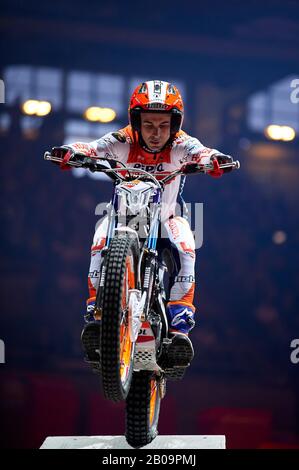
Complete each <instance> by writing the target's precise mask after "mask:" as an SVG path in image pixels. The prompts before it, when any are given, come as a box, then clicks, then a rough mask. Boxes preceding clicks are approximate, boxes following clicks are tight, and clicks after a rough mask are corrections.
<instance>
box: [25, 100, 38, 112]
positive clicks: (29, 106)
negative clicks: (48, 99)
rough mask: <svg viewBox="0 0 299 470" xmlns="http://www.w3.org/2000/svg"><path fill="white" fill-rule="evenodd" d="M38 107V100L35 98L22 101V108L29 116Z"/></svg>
mask: <svg viewBox="0 0 299 470" xmlns="http://www.w3.org/2000/svg"><path fill="white" fill-rule="evenodd" d="M37 108H38V101H37V100H27V101H25V103H23V106H22V109H23V112H24V113H25V114H28V115H29V116H33V115H34V114H36V111H37Z"/></svg>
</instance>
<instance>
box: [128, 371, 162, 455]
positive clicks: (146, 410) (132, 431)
mask: <svg viewBox="0 0 299 470" xmlns="http://www.w3.org/2000/svg"><path fill="white" fill-rule="evenodd" d="M160 403H161V397H160V389H159V382H158V380H157V376H156V374H155V373H154V372H151V371H145V370H143V371H140V372H134V374H133V380H132V384H131V388H130V392H129V395H128V397H127V400H126V433H125V436H126V440H127V442H128V444H129V445H130V446H132V447H135V448H137V447H142V446H145V445H147V444H149V443H150V442H152V441H153V439H155V437H156V436H157V435H158V429H157V427H158V420H159V413H160Z"/></svg>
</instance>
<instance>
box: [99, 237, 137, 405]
mask: <svg viewBox="0 0 299 470" xmlns="http://www.w3.org/2000/svg"><path fill="white" fill-rule="evenodd" d="M137 259H138V248H137V243H136V239H135V238H133V237H130V236H128V235H127V234H125V235H123V236H116V237H114V238H113V240H112V241H111V244H110V247H109V251H108V253H107V255H106V259H105V267H106V274H105V283H104V288H103V301H102V331H101V368H102V380H103V390H104V395H105V397H106V398H108V399H109V400H112V401H114V402H118V401H121V400H125V399H126V397H127V395H128V392H129V389H130V384H131V380H132V375H133V358H134V350H135V343H132V342H131V340H130V335H129V323H128V308H127V307H128V291H129V289H134V288H135V286H136V281H135V273H136V265H137Z"/></svg>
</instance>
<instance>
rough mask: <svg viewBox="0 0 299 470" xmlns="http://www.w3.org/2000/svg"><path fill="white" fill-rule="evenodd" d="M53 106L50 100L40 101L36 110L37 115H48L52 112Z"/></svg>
mask: <svg viewBox="0 0 299 470" xmlns="http://www.w3.org/2000/svg"><path fill="white" fill-rule="evenodd" d="M51 109H52V106H51V103H49V102H48V101H39V102H38V107H37V111H36V115H37V116H46V115H47V114H49V113H50V112H51Z"/></svg>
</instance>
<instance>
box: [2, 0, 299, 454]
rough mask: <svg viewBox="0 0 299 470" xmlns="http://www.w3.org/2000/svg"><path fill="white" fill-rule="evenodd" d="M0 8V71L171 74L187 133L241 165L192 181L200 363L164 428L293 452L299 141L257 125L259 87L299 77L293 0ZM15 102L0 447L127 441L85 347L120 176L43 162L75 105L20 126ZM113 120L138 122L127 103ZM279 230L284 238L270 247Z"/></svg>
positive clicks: (172, 389)
mask: <svg viewBox="0 0 299 470" xmlns="http://www.w3.org/2000/svg"><path fill="white" fill-rule="evenodd" d="M2 5H3V6H2V8H1V19H0V33H1V37H2V39H1V46H2V47H1V69H2V77H3V74H4V71H5V68H6V67H8V66H12V65H28V66H36V67H43V66H47V67H54V68H59V69H61V70H62V71H63V72H64V73H65V74H67V73H68V72H69V71H72V70H77V71H80V70H81V71H89V72H94V73H109V74H116V75H120V76H122V77H124V79H125V83H126V84H127V85H128V84H129V81H130V78H131V77H139V76H142V77H146V78H147V79H149V80H150V79H163V80H168V79H170V78H173V77H176V78H177V80H179V81H180V82H183V83H184V86H185V101H186V118H185V125H184V128H185V130H186V131H187V132H189V133H191V134H192V135H195V136H196V137H198V138H199V139H200V140H201V141H202V142H203V143H204V144H205V145H207V146H210V147H216V148H218V149H219V150H221V151H223V152H224V153H228V154H231V155H233V156H234V157H235V158H236V159H239V160H240V162H241V165H242V166H241V170H240V171H238V172H234V173H233V174H229V175H225V177H223V178H220V179H219V180H214V179H212V178H210V177H201V176H199V177H198V178H189V180H188V181H187V183H186V186H185V192H184V196H185V199H186V201H194V202H203V203H204V232H203V233H204V244H203V246H202V248H201V249H200V250H198V251H197V271H196V282H197V284H196V286H197V287H196V306H197V313H196V315H197V326H196V328H195V329H194V330H193V332H192V336H191V338H192V341H193V344H194V346H195V351H196V356H195V359H194V361H193V363H192V367H191V368H190V369H189V370H188V371H187V373H186V376H185V379H184V380H183V381H182V382H178V383H169V386H168V392H167V395H166V398H165V400H164V401H163V402H162V410H161V419H160V427H159V430H160V433H161V434H225V435H226V436H227V445H228V447H230V448H236V447H249V448H260V447H295V446H296V445H297V446H299V384H298V383H299V364H297V365H296V364H293V363H292V362H291V360H290V354H291V348H290V343H291V341H292V340H293V339H294V338H299V320H298V318H299V317H298V306H299V302H298V300H299V299H298V284H299V274H298V262H299V256H298V242H299V232H298V192H299V191H298V176H299V165H298V150H299V145H298V137H296V138H295V140H293V141H292V142H281V143H275V142H274V141H270V140H268V139H267V138H266V137H265V136H264V134H263V133H262V132H254V131H252V130H251V129H250V127H249V126H248V121H247V109H248V108H247V103H248V99H249V97H250V96H251V95H252V94H253V93H255V92H257V91H260V90H265V89H267V88H268V87H269V86H270V85H271V84H273V83H274V82H276V81H278V80H281V79H283V78H285V77H287V76H290V75H292V76H297V78H299V17H298V16H299V6H298V2H297V1H290V0H287V1H283V2H282V1H271V2H265V1H264V2H261V1H251V2H246V3H244V2H232V1H230V2H222V3H218V2H214V1H209V2H198V1H193V0H190V1H186V2H177V1H176V0H174V1H172V2H161V3H160V4H158V3H153V2H147V1H144V2H136V1H132V2H130V3H129V4H128V3H127V2H118V1H116V0H110V1H109V2H108V3H106V2H101V1H94V0H92V1H89V2H83V1H81V0H80V1H79V0H77V1H69V0H64V1H63V2H59V3H58V2H49V1H44V2H35V1H31V0H29V1H26V2H25V1H15V0H10V1H9V2H2ZM2 77H1V78H2ZM8 88H9V83H6V89H7V90H8ZM130 91H131V90H130V89H129V85H128V90H127V93H128V95H129V92H130ZM33 98H34V96H33ZM19 105H20V103H14V104H0V113H6V114H8V115H9V116H10V125H9V126H8V127H6V128H1V134H0V149H1V159H0V165H1V173H0V174H1V190H0V191H1V212H0V220H1V248H0V250H1V251H0V255H1V268H0V276H1V278H0V285H1V317H0V338H1V339H2V340H3V341H4V342H5V353H6V354H5V361H6V362H5V364H0V380H1V382H0V392H1V414H2V419H1V445H2V447H29V448H37V447H39V446H40V445H41V444H42V442H43V440H44V439H45V438H46V437H47V436H49V435H95V434H98V435H103V434H123V432H124V407H123V405H122V404H120V405H113V404H110V403H109V402H106V401H104V399H103V397H102V395H101V391H100V384H99V382H98V379H97V377H96V376H93V375H92V373H91V372H90V371H89V369H88V367H87V366H86V365H85V364H84V362H83V355H82V351H81V345H80V332H81V328H82V325H83V314H84V311H85V298H86V297H87V280H86V276H87V272H88V267H89V251H90V245H91V241H92V236H93V231H94V226H95V223H96V221H97V219H98V217H97V216H95V215H94V209H95V206H96V204H97V203H99V202H101V201H104V200H106V201H107V200H109V195H110V192H111V185H110V183H109V182H107V181H97V180H93V179H90V178H87V177H84V178H74V177H73V175H72V174H71V173H70V172H61V171H59V170H58V168H57V167H55V166H54V165H51V164H50V163H47V162H45V161H44V160H43V153H44V151H45V150H48V149H50V148H51V147H52V146H53V145H59V144H61V143H62V142H63V140H64V138H65V127H64V123H65V122H66V120H67V119H69V118H70V115H69V112H68V110H67V109H66V108H65V107H63V106H62V108H61V109H60V110H59V111H57V112H55V111H53V113H51V114H50V115H49V116H47V117H45V118H44V119H42V123H41V126H40V127H39V128H38V129H37V130H36V131H34V132H25V131H24V129H21V127H20V120H21V117H22V112H21V110H20V106H19ZM293 106H297V108H298V107H299V104H293ZM297 116H298V114H297ZM72 117H74V116H72ZM76 117H77V118H80V116H79V115H78V116H76ZM118 123H119V124H120V125H121V126H125V125H126V123H127V116H126V109H125V107H124V110H123V113H122V114H121V115H120V116H119V118H118ZM298 130H299V129H298V122H297V131H298ZM99 137H100V135H99ZM277 231H283V232H284V233H285V237H286V239H285V241H284V243H280V244H277V243H274V241H273V234H274V233H275V232H277Z"/></svg>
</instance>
